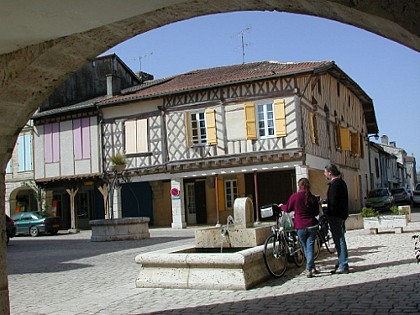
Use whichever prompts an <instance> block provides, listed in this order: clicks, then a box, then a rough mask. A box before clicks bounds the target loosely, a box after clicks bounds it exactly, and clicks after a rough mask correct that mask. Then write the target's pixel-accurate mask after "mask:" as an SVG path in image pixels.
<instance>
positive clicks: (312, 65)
mask: <svg viewBox="0 0 420 315" xmlns="http://www.w3.org/2000/svg"><path fill="white" fill-rule="evenodd" d="M97 106H98V108H99V110H100V115H101V117H102V120H101V126H100V128H101V133H102V135H103V138H102V148H103V153H102V154H103V159H104V165H105V168H104V169H105V170H108V171H110V158H111V156H112V155H114V154H116V153H117V152H120V153H123V154H125V156H126V158H127V161H128V167H127V168H126V170H125V171H124V174H123V177H124V178H125V179H126V181H127V183H125V184H124V185H126V187H125V188H124V186H123V189H122V192H121V194H122V195H121V196H119V197H120V198H121V199H122V207H123V209H122V213H123V214H124V211H125V213H129V212H130V211H138V212H139V213H140V214H141V215H144V216H149V217H151V222H152V224H153V225H155V226H172V227H173V228H183V227H185V226H186V225H187V224H188V225H191V224H218V223H222V224H223V223H224V222H226V218H227V216H228V215H230V214H232V210H233V205H234V200H235V198H237V197H239V196H250V197H251V198H252V199H253V202H254V207H255V215H256V220H259V219H260V218H259V211H258V209H259V208H260V207H261V206H262V205H265V204H268V203H272V202H275V203H280V202H283V203H284V202H286V201H287V199H288V197H289V196H290V194H291V193H292V192H294V191H295V190H296V182H297V180H298V179H299V178H301V177H308V178H309V179H310V181H311V183H312V191H313V193H314V194H318V195H320V196H321V197H325V195H326V190H327V182H326V180H325V178H324V175H323V171H324V167H325V165H327V164H328V163H335V164H337V165H338V166H339V167H340V168H341V170H342V173H343V176H344V179H345V180H346V182H347V185H348V187H349V197H350V198H349V201H350V210H351V211H352V212H358V211H359V210H360V209H361V207H362V205H363V202H362V201H363V197H364V194H365V191H367V187H368V172H369V171H368V159H367V156H366V154H365V152H366V146H367V139H368V138H367V135H368V134H373V133H377V131H378V128H377V123H376V118H375V113H374V107H373V102H372V100H371V98H370V97H369V96H368V95H367V94H366V93H365V92H364V91H363V90H362V89H361V87H360V86H359V85H358V84H357V83H356V82H354V81H353V80H352V79H351V78H350V77H349V76H348V75H347V74H346V73H345V72H344V71H342V70H341V69H340V68H339V67H338V66H337V65H336V64H335V63H334V62H332V61H321V62H301V63H291V62H288V63H282V62H271V61H269V62H255V63H248V64H241V65H233V66H225V67H217V68H211V69H202V70H196V71H191V72H188V73H185V74H181V75H176V76H173V77H169V78H165V79H159V80H152V81H148V82H145V83H144V84H142V85H141V86H138V87H133V88H130V89H127V90H124V91H123V92H122V94H121V95H119V96H116V97H113V98H109V99H106V100H104V101H101V102H99V103H98V104H97ZM124 191H125V193H124ZM127 207H128V208H130V209H128V208H127ZM124 208H125V209H124Z"/></svg>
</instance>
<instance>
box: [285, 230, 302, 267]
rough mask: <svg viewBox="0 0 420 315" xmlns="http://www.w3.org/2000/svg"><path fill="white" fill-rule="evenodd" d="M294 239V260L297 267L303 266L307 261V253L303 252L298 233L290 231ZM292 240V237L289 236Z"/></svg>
mask: <svg viewBox="0 0 420 315" xmlns="http://www.w3.org/2000/svg"><path fill="white" fill-rule="evenodd" d="M290 235H291V239H292V242H293V243H292V244H291V245H292V248H293V253H292V257H293V262H294V263H295V265H296V266H297V267H301V266H302V265H303V263H304V262H305V253H304V252H303V248H302V244H300V242H299V240H298V237H297V234H296V233H295V232H292V233H290ZM289 241H290V238H289Z"/></svg>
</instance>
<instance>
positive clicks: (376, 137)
mask: <svg viewBox="0 0 420 315" xmlns="http://www.w3.org/2000/svg"><path fill="white" fill-rule="evenodd" d="M372 137H374V138H375V140H378V139H379V136H378V134H377V133H375V134H374V135H368V136H367V137H366V139H367V144H368V159H369V184H370V189H372V187H373V176H372V167H371V161H370V140H369V139H370V138H372ZM370 189H368V190H370Z"/></svg>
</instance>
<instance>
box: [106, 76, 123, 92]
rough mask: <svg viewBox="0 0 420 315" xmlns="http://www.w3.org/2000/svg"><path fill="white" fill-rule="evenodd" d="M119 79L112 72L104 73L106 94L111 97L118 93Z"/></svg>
mask: <svg viewBox="0 0 420 315" xmlns="http://www.w3.org/2000/svg"><path fill="white" fill-rule="evenodd" d="M120 92H121V80H120V78H119V77H117V76H116V75H114V74H107V75H106V96H108V97H112V96H115V95H118V94H120Z"/></svg>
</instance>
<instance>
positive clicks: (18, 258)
mask: <svg viewBox="0 0 420 315" xmlns="http://www.w3.org/2000/svg"><path fill="white" fill-rule="evenodd" d="M183 239H185V240H188V239H191V238H190V237H153V238H150V239H144V240H130V241H113V242H91V241H90V239H86V238H81V239H68V238H66V235H60V236H55V237H54V239H51V238H46V237H45V238H43V237H38V238H31V237H17V238H14V239H13V240H12V241H10V243H9V246H8V247H7V266H8V274H9V275H12V274H28V273H46V272H48V273H49V272H61V271H67V270H73V269H79V268H86V267H89V266H90V265H89V264H85V263H77V262H74V261H75V260H78V259H83V258H87V257H94V256H97V255H104V254H108V253H115V252H122V251H126V250H135V253H134V254H133V251H130V257H132V259H133V260H134V257H135V256H136V255H137V254H139V253H141V252H144V251H148V250H147V249H148V247H149V246H153V247H154V248H156V246H157V245H159V244H162V246H163V244H165V243H169V242H175V241H180V240H183ZM164 247H167V246H164ZM149 250H150V249H149Z"/></svg>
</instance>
